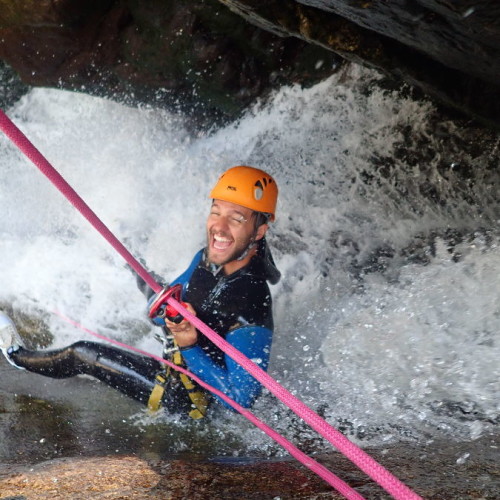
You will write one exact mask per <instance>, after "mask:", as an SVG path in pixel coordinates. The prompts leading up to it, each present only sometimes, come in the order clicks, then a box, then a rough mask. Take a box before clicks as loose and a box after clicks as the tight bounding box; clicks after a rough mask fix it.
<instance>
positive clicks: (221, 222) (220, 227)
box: [210, 215, 229, 233]
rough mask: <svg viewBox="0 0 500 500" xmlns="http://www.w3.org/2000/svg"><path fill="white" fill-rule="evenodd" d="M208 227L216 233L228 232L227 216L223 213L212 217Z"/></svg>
mask: <svg viewBox="0 0 500 500" xmlns="http://www.w3.org/2000/svg"><path fill="white" fill-rule="evenodd" d="M210 229H211V230H212V231H213V232H216V233H227V232H229V218H228V217H227V216H225V215H218V216H217V217H215V218H213V221H212V223H211V224H210Z"/></svg>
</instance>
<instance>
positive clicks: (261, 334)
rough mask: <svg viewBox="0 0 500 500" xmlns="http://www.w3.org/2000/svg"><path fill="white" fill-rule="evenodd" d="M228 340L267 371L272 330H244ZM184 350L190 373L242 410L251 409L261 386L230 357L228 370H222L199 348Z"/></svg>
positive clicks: (246, 327)
mask: <svg viewBox="0 0 500 500" xmlns="http://www.w3.org/2000/svg"><path fill="white" fill-rule="evenodd" d="M226 340H227V342H229V343H230V344H231V345H232V346H233V347H235V348H236V349H238V350H239V351H240V352H242V353H243V354H244V355H245V356H247V357H248V358H250V360H252V361H253V362H254V363H255V364H257V365H258V366H259V367H260V368H262V369H263V370H267V367H268V365H269V356H270V353H271V341H272V332H271V330H269V329H268V328H263V327H260V326H244V327H241V328H237V329H236V330H233V331H231V332H229V333H228V335H227V336H226ZM181 350H182V356H183V358H184V360H185V361H186V364H187V366H188V368H189V370H191V371H192V372H193V373H194V374H195V375H198V376H199V377H200V378H201V379H202V380H203V381H205V382H206V383H207V384H210V385H212V386H213V387H215V388H216V389H219V390H220V391H222V392H223V393H225V394H226V395H227V396H229V397H230V398H232V399H234V400H235V401H236V402H237V403H239V404H240V405H241V406H243V407H245V408H249V407H251V406H252V404H253V403H254V401H255V399H256V398H257V397H258V396H259V394H260V392H261V384H260V382H258V381H257V380H256V379H254V378H253V377H252V375H250V374H249V373H248V372H247V371H246V370H245V369H244V368H243V367H242V366H241V365H239V364H238V363H236V362H235V361H234V360H233V359H231V358H230V357H229V356H228V355H227V354H225V355H224V358H225V362H226V368H223V367H221V366H219V365H218V364H217V363H215V362H214V361H213V359H212V358H211V357H210V356H209V355H208V354H207V353H205V352H204V351H203V349H202V348H201V347H200V346H198V345H194V346H188V347H184V348H183V349H181ZM218 399H219V401H220V402H221V403H222V404H223V405H224V406H228V405H227V404H226V403H225V402H223V401H222V400H220V398H218Z"/></svg>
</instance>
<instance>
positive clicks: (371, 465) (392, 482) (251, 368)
mask: <svg viewBox="0 0 500 500" xmlns="http://www.w3.org/2000/svg"><path fill="white" fill-rule="evenodd" d="M0 129H1V130H2V131H3V132H4V133H5V134H6V135H7V136H8V137H9V139H10V140H11V141H12V142H13V143H14V144H16V146H17V147H18V148H19V149H20V150H21V151H22V152H23V153H24V154H25V155H26V156H27V157H28V158H29V159H30V160H31V161H32V162H33V163H34V165H35V166H36V167H37V168H38V169H39V170H40V171H41V172H42V173H43V174H44V175H45V176H46V177H47V178H48V179H49V180H50V181H51V182H52V183H53V184H54V185H55V186H56V187H57V189H58V190H59V191H60V192H61V193H62V194H63V195H64V196H65V197H66V198H67V199H68V200H69V201H70V202H71V203H72V204H73V205H74V206H75V208H76V209H77V210H78V211H79V212H80V213H81V214H82V215H83V216H84V217H85V218H86V219H87V220H88V221H89V222H90V223H91V224H92V225H93V226H94V228H95V229H96V230H97V231H99V232H100V234H101V235H102V236H103V237H104V238H105V239H106V240H107V241H108V242H109V243H110V244H111V245H112V246H113V248H115V250H116V251H117V252H118V253H119V254H120V255H121V256H122V257H123V258H124V259H125V260H126V261H127V262H128V263H129V265H130V266H131V267H132V268H133V269H134V270H135V271H136V272H137V274H139V276H140V277H141V278H142V279H143V280H144V281H145V282H146V283H147V284H148V285H149V286H150V287H151V288H152V289H153V291H154V292H156V293H159V292H160V291H161V290H162V288H161V286H160V285H159V284H158V283H156V281H155V280H154V279H153V277H152V276H151V275H150V274H149V273H148V272H147V271H146V269H144V267H143V266H142V265H141V264H140V263H139V262H138V261H137V259H135V257H134V256H133V255H132V254H131V253H130V252H129V251H128V250H127V249H126V248H125V247H124V246H123V244H122V243H121V242H120V241H119V240H118V239H117V238H116V237H115V236H114V235H113V233H111V231H110V230H109V229H108V228H107V227H106V226H105V225H104V224H103V223H102V221H101V220H100V219H99V218H98V217H97V216H96V215H95V213H94V212H93V211H92V210H91V209H90V207H88V205H87V204H86V203H85V202H84V201H83V200H82V198H81V197H80V196H79V195H78V194H77V193H76V191H75V190H74V189H73V188H71V186H70V185H69V184H68V183H67V182H66V181H65V180H64V179H63V177H62V176H61V175H60V174H59V173H58V172H57V170H55V169H54V167H52V165H50V163H49V162H48V161H47V160H46V159H45V158H44V156H43V155H42V154H41V153H40V152H39V151H38V150H37V149H36V148H35V146H34V145H33V144H32V143H31V142H30V141H29V140H28V138H27V137H26V136H25V135H24V134H23V133H22V132H21V131H20V130H19V129H18V128H17V127H16V126H15V125H14V123H13V122H12V121H11V120H10V119H9V118H8V117H7V115H6V114H5V113H4V112H3V111H1V110H0ZM167 302H168V304H170V305H171V306H172V307H174V308H175V309H176V310H177V311H178V312H179V313H180V314H182V315H183V316H184V318H186V320H188V321H189V322H190V323H191V324H193V325H194V326H195V327H196V328H197V329H198V330H199V331H200V332H201V333H203V334H204V335H206V336H207V338H208V339H209V340H211V341H212V342H213V343H214V344H215V345H216V346H217V347H219V348H220V349H221V350H222V351H224V352H225V353H226V354H227V355H228V356H230V357H231V358H232V359H233V360H234V361H236V362H237V363H239V364H240V365H241V366H242V367H243V368H245V369H246V370H247V371H248V372H249V373H251V374H252V376H253V377H254V378H255V379H256V380H258V381H259V382H260V383H261V384H262V385H264V386H265V387H266V388H267V389H269V391H270V392H272V393H273V394H274V395H275V396H276V397H278V398H279V399H280V400H281V401H282V402H284V403H285V404H286V405H287V406H288V407H289V408H290V409H291V410H293V411H294V412H295V413H296V414H297V415H298V416H299V417H301V418H302V419H303V420H304V421H305V422H307V423H308V424H309V425H310V426H311V428H313V429H314V430H316V431H317V432H318V433H319V434H320V435H321V436H323V437H324V438H325V439H327V440H328V441H329V442H330V443H331V444H332V445H333V446H335V447H336V448H337V449H338V450H339V451H340V452H342V453H343V454H344V455H345V456H346V457H347V458H349V459H350V460H351V461H352V462H353V463H354V464H356V465H357V466H358V467H359V468H360V469H361V470H362V471H363V472H365V473H366V474H367V475H369V476H370V477H371V478H372V479H374V480H375V481H376V482H377V483H378V484H379V485H380V486H382V488H384V489H385V490H386V491H387V492H388V493H390V494H391V495H392V496H393V497H394V498H396V499H400V500H403V499H404V500H417V499H420V500H421V497H420V496H419V495H417V494H416V493H415V492H414V491H412V490H411V489H410V488H408V486H406V485H405V484H404V483H402V482H401V481H400V480H399V479H398V478H397V477H395V476H394V475H393V474H391V473H390V472H389V471H388V470H387V469H385V468H384V467H383V466H382V465H380V464H379V463H378V462H377V461H375V460H374V459H373V458H372V457H371V456H370V455H368V454H367V453H366V452H365V451H363V450H362V449H361V448H359V447H358V446H356V445H355V444H354V443H352V442H351V441H349V439H347V438H346V437H345V436H344V435H343V434H342V433H341V432H339V431H338V430H337V429H335V428H334V427H332V426H331V425H330V424H329V423H328V422H326V421H325V420H324V419H323V418H322V417H320V416H319V415H318V414H317V413H316V412H314V411H313V410H312V409H310V408H309V407H308V406H307V405H305V404H304V403H303V402H302V401H301V400H299V399H298V398H297V397H295V396H294V395H293V394H291V393H290V392H289V391H288V390H286V389H285V388H284V387H283V386H281V385H280V384H279V383H278V382H277V381H276V380H274V379H273V378H272V377H271V376H270V375H269V374H268V373H266V372H265V371H264V370H262V368H260V367H259V366H257V365H256V364H255V363H253V362H252V361H251V360H250V359H248V358H247V357H246V356H244V355H243V354H242V353H241V352H240V351H238V350H237V349H235V348H234V347H233V346H232V345H231V344H229V343H228V342H227V341H226V340H225V339H223V338H222V337H220V336H219V335H218V334H217V333H216V332H215V331H214V330H212V329H211V328H209V327H208V326H207V325H205V324H204V323H203V322H202V321H201V320H200V319H199V318H197V317H196V316H195V315H194V314H192V313H190V312H189V311H188V310H187V309H186V308H185V307H184V306H183V305H182V304H181V303H180V302H179V301H178V300H176V299H175V298H174V297H172V296H170V297H169V298H168V299H167ZM115 343H116V342H115ZM118 344H119V343H118ZM143 354H145V355H149V356H151V357H153V355H151V354H149V353H143ZM156 358H157V357H154V359H156ZM159 359H160V361H161V362H162V363H167V364H168V362H167V360H163V359H161V358H159ZM172 366H173V367H175V365H173V364H172ZM174 369H178V370H179V371H183V372H184V373H185V374H186V376H190V377H191V378H192V379H193V380H195V381H196V382H197V383H198V384H199V385H201V386H202V387H205V388H207V389H208V390H210V391H211V392H213V393H214V394H216V395H217V396H219V397H221V399H223V400H224V401H226V402H228V404H230V405H231V406H232V407H233V408H235V409H236V410H237V411H239V412H240V413H241V414H242V415H244V416H245V417H246V418H248V419H249V420H250V421H252V422H253V423H254V424H255V425H257V427H259V428H260V429H262V430H264V429H266V430H265V431H264V432H266V433H268V434H269V432H271V434H272V433H274V434H276V433H275V431H273V430H272V429H269V428H268V427H267V426H266V425H265V424H263V423H262V422H260V421H258V419H256V417H255V416H254V415H253V414H251V412H249V411H248V410H246V409H245V408H243V407H241V406H240V405H238V404H237V403H236V402H234V401H232V400H231V399H230V398H228V397H227V396H226V395H225V394H223V393H222V392H220V391H218V390H216V389H215V388H213V387H210V386H208V384H205V383H204V382H203V381H202V380H200V379H199V378H198V377H195V376H194V374H191V373H189V372H187V371H186V370H184V369H183V368H182V367H177V368H174ZM271 434H269V435H271ZM277 436H279V434H278V435H277ZM277 436H274V439H276V440H277V441H278V442H279V443H280V444H282V446H284V447H285V449H287V451H290V453H291V454H292V456H294V457H295V458H298V457H300V458H298V459H299V460H300V461H301V462H302V463H303V464H304V465H306V466H307V467H310V468H311V470H314V469H313V468H312V466H310V465H311V464H310V460H311V459H310V457H307V455H305V454H301V453H302V452H300V453H298V454H297V451H298V450H293V452H292V451H291V450H292V448H291V447H290V444H291V443H285V442H286V440H285V439H284V438H283V437H282V436H279V437H277ZM285 444H286V446H285ZM291 446H292V447H293V445H291ZM321 467H322V466H321ZM325 470H326V469H325ZM315 472H317V471H316V470H315ZM317 473H318V475H320V476H321V477H323V478H324V479H325V478H326V477H328V480H327V481H328V482H329V484H331V485H332V486H334V487H335V488H336V489H337V490H338V491H340V492H341V493H343V494H344V495H345V496H347V495H346V493H347V494H348V495H349V496H347V498H357V499H359V498H362V497H360V495H359V494H357V493H356V492H354V493H353V491H354V490H352V488H350V487H349V486H347V485H345V483H344V485H339V486H340V488H341V489H342V490H343V491H345V493H344V492H343V491H341V489H339V488H337V486H336V484H337V480H338V478H337V477H336V476H335V475H333V474H332V473H331V472H330V471H328V470H326V474H325V471H323V470H321V471H319V472H317ZM332 476H333V478H335V479H333V478H332ZM325 480H326V479H325ZM332 481H333V482H332ZM340 481H341V480H340ZM345 486H347V489H346V488H345Z"/></svg>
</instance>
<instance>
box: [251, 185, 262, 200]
mask: <svg viewBox="0 0 500 500" xmlns="http://www.w3.org/2000/svg"><path fill="white" fill-rule="evenodd" d="M263 196H264V186H263V185H262V182H260V181H257V182H256V183H255V187H254V190H253V197H254V198H255V199H256V200H261V199H262V197H263Z"/></svg>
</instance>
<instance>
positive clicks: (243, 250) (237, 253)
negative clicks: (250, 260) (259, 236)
mask: <svg viewBox="0 0 500 500" xmlns="http://www.w3.org/2000/svg"><path fill="white" fill-rule="evenodd" d="M212 239H213V235H212V234H211V233H210V232H209V233H208V236H207V249H208V251H207V258H208V261H209V262H210V263H211V264H215V265H217V266H223V265H225V264H228V263H229V262H232V261H234V260H240V259H242V258H244V257H245V256H246V254H247V252H248V250H250V248H251V247H252V245H253V243H254V238H253V236H249V237H248V238H245V239H244V240H235V241H234V244H233V245H234V246H233V248H232V250H231V252H230V253H228V254H224V255H222V254H221V255H219V254H218V253H217V252H215V251H214V249H213V248H212Z"/></svg>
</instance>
